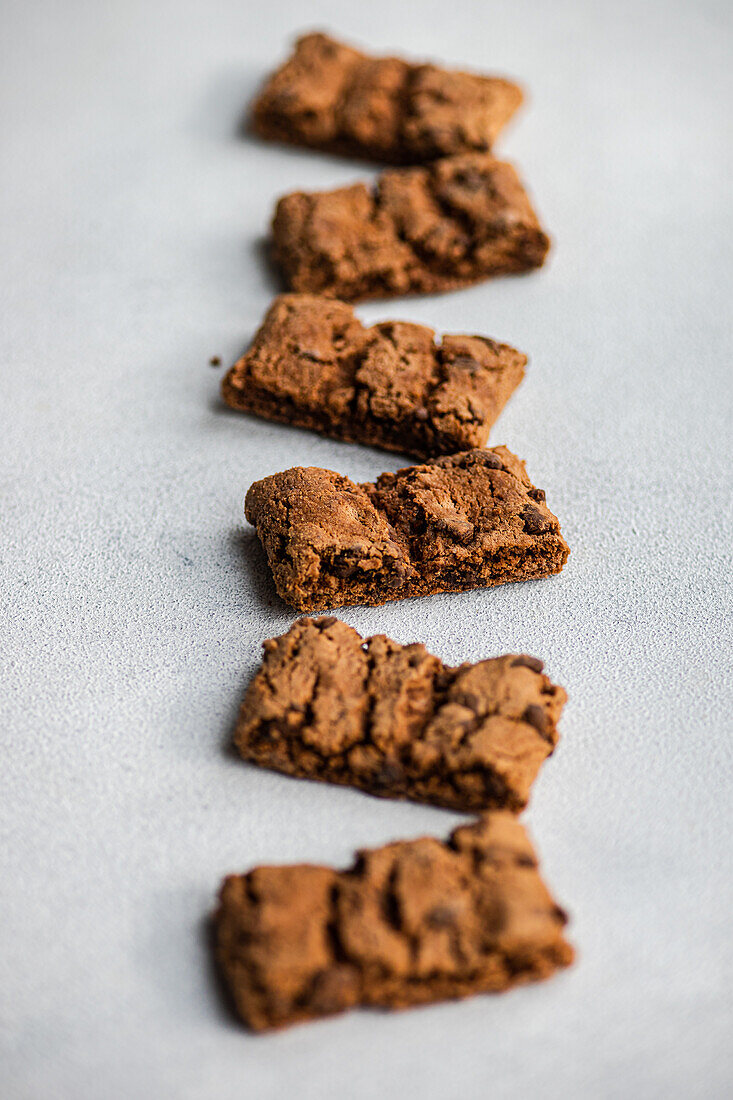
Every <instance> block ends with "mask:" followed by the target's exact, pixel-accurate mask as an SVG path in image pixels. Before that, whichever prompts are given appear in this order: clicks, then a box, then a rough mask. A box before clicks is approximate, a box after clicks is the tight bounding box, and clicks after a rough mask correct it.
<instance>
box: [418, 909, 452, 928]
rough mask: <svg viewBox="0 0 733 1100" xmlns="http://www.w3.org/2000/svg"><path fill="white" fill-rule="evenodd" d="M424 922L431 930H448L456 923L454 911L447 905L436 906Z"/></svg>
mask: <svg viewBox="0 0 733 1100" xmlns="http://www.w3.org/2000/svg"><path fill="white" fill-rule="evenodd" d="M425 922H426V924H429V925H430V926H431V927H432V928H449V927H450V926H451V925H452V924H455V923H456V911H455V909H451V907H450V906H449V905H436V906H435V908H434V909H431V910H430V912H429V913H428V915H427V917H426V918H425Z"/></svg>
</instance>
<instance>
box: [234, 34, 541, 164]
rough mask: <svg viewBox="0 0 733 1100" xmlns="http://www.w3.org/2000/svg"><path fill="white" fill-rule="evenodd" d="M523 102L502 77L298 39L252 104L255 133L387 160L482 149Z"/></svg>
mask: <svg viewBox="0 0 733 1100" xmlns="http://www.w3.org/2000/svg"><path fill="white" fill-rule="evenodd" d="M521 102H522V92H521V90H520V88H519V87H518V86H517V85H516V84H513V83H512V82H511V81H508V80H505V79H503V78H501V77H492V76H482V75H479V74H475V73H466V72H460V71H457V70H450V69H445V68H441V67H438V66H437V65H430V64H414V63H410V62H406V61H403V60H401V59H400V58H395V57H382V58H379V57H369V56H367V55H365V54H363V53H360V52H359V51H358V50H355V49H353V48H352V47H350V46H347V45H344V44H343V43H341V42H337V41H336V40H335V39H333V38H330V37H329V36H328V35H325V34H319V33H313V34H307V35H303V36H302V37H301V38H299V39H298V40H297V42H296V45H295V50H294V51H293V54H292V55H291V57H289V58H288V59H287V61H286V62H285V63H284V64H283V65H282V66H281V67H280V68H279V69H278V70H277V71H276V72H274V73H273V74H272V76H270V77H269V79H268V80H267V82H266V84H265V86H264V87H263V89H262V91H261V92H260V94H259V96H258V97H257V99H256V100H255V103H254V105H253V108H252V116H251V124H252V128H253V129H254V131H255V132H256V133H257V134H259V135H260V136H261V137H264V138H267V139H270V140H274V141H286V142H291V143H293V144H296V145H306V146H308V147H310V148H312V149H322V150H324V151H327V152H334V153H341V154H346V155H355V156H362V157H369V158H371V159H374V160H380V161H386V162H388V163H390V164H420V163H423V162H425V161H428V160H433V159H435V158H436V157H444V156H452V155H454V154H456V153H466V152H471V151H480V152H483V151H487V150H488V149H490V148H491V145H492V144H493V142H494V140H495V139H496V137H497V135H498V133H499V131H500V130H501V129H502V128H503V126H504V125H505V124H506V123H507V122H508V121H509V119H510V118H511V116H512V115H513V114H514V112H515V111H516V109H517V108H518V107H519V105H520V103H521Z"/></svg>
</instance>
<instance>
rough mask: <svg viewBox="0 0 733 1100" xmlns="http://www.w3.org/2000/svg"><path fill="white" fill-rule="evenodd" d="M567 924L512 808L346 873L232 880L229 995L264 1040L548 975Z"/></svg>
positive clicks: (222, 954) (220, 938) (225, 965)
mask: <svg viewBox="0 0 733 1100" xmlns="http://www.w3.org/2000/svg"><path fill="white" fill-rule="evenodd" d="M566 922H567V916H566V914H565V912H564V910H563V909H561V908H560V906H558V905H557V904H556V903H555V902H554V901H553V900H552V897H551V895H550V894H549V892H548V890H547V887H546V886H545V884H544V883H543V881H542V879H541V878H540V874H539V870H538V866H537V856H536V854H535V851H534V849H533V847H532V845H531V843H530V842H529V839H528V837H527V834H526V832H525V830H524V828H523V826H522V825H520V824H519V822H518V821H517V819H516V818H515V817H513V816H512V815H511V814H509V813H507V812H506V811H503V812H502V811H499V812H496V813H490V814H487V815H486V816H485V817H484V818H482V819H481V820H480V821H479V822H478V823H474V824H472V825H464V826H463V827H462V828H460V829H456V830H455V831H454V832H453V834H452V835H451V837H450V838H449V839H448V840H447V841H446V840H443V839H442V838H441V839H438V838H436V837H422V838H420V839H418V840H408V841H396V842H395V843H393V844H387V845H385V846H384V847H383V848H376V849H372V850H366V851H362V852H359V854H358V857H357V859H356V862H355V863H354V865H353V866H352V867H350V868H348V870H346V871H341V872H338V871H333V870H331V869H330V868H327V867H314V866H309V865H303V864H301V865H300V866H295V867H256V868H255V869H254V870H252V871H250V872H249V873H248V874H245V875H230V876H229V877H228V878H227V879H226V880H225V882H224V883H223V885H222V890H221V898H220V905H219V909H218V912H217V914H216V918H215V923H216V945H217V958H218V962H219V965H220V967H221V970H222V973H223V975H224V978H225V981H226V983H227V987H228V989H229V992H230V994H231V996H232V999H233V1001H234V1003H235V1005H236V1008H237V1011H238V1012H239V1013H240V1015H241V1016H242V1019H243V1020H244V1022H245V1023H246V1024H248V1025H249V1026H250V1027H251V1028H254V1029H255V1030H258V1031H259V1030H263V1029H266V1028H273V1027H281V1026H284V1025H286V1024H291V1023H298V1022H300V1021H303V1020H309V1019H314V1018H316V1017H318V1016H328V1015H332V1014H333V1013H336V1012H343V1011H344V1010H345V1009H347V1008H353V1007H354V1006H355V1005H374V1006H377V1007H381V1008H407V1007H409V1006H411V1005H419V1004H429V1003H430V1002H433V1001H442V1000H445V999H446V998H448V999H453V998H460V997H468V996H471V995H472V994H474V993H499V992H502V991H505V990H507V989H510V988H511V987H512V986H515V985H521V984H523V983H525V982H529V981H538V980H539V979H542V978H549V977H550V976H551V975H552V974H553V973H554V971H555V970H557V969H558V968H559V967H561V966H567V965H569V963H570V962H572V958H573V951H572V948H571V947H570V945H569V944H568V943H567V941H566V940H565V939H564V937H563V928H564V926H565V924H566Z"/></svg>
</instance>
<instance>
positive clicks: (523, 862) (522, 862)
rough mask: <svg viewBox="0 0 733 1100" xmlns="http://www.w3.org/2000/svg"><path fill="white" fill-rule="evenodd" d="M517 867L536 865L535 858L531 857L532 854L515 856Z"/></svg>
mask: <svg viewBox="0 0 733 1100" xmlns="http://www.w3.org/2000/svg"><path fill="white" fill-rule="evenodd" d="M516 862H517V867H536V866H537V860H536V859H532V856H517V860H516Z"/></svg>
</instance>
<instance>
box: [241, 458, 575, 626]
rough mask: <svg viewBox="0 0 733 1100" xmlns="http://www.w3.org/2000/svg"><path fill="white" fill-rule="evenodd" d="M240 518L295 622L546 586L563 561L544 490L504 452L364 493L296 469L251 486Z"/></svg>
mask: <svg viewBox="0 0 733 1100" xmlns="http://www.w3.org/2000/svg"><path fill="white" fill-rule="evenodd" d="M245 514H246V517H247V519H248V520H249V522H250V523H251V524H253V525H254V527H255V528H256V531H257V534H258V537H259V539H260V541H261V542H262V545H263V547H264V549H265V553H266V555H267V560H268V564H269V566H270V569H271V570H272V574H273V578H274V581H275V586H276V588H277V591H278V593H279V595H280V596H281V597H282V599H284V600H285V601H286V602H287V603H289V604H290V605H291V606H292V607H295V608H297V609H298V610H299V611H323V610H326V609H328V608H333V607H345V606H348V605H353V604H372V605H375V604H381V603H385V602H386V601H387V600H393V599H402V598H404V597H407V596H426V595H431V594H434V593H437V592H462V591H465V590H467V589H472V588H483V587H492V586H494V585H497V584H505V583H507V582H509V581H521V580H532V579H537V578H540V577H548V576H550V575H552V574H554V573H559V572H560V571H561V569H562V568H563V566H564V564H565V561H566V560H567V556H568V553H569V551H568V547H567V544H566V542H565V540H564V539H563V537H562V535H561V533H560V524H559V522H558V520H557V517H556V516H554V515H553V514H552V512H551V511H550V510H549V508H548V507H547V505H546V503H545V494H544V491H543V490H542V489H537V488H535V487H534V486H533V485H532V482H531V481H530V480H529V478H528V476H527V472H526V470H525V467H524V463H523V462H521V461H520V460H519V459H518V458H517V457H516V456H515V455H513V454H512V453H511V451H508V450H507V448H506V447H493V448H487V449H485V450H471V451H464V452H462V453H460V454H456V455H446V456H444V457H442V458H439V459H435V460H434V461H432V462H429V463H427V464H424V465H419V466H408V467H406V468H405V469H402V470H398V471H397V472H396V473H385V474H382V475H381V476H380V477H379V478H377V480H376V482H373V483H372V482H366V483H364V484H357V483H355V482H353V481H351V480H350V479H349V478H347V477H343V476H342V475H341V474H337V473H334V472H333V471H332V470H324V469H321V468H319V467H314V466H311V467H302V466H296V467H293V468H292V469H290V470H284V471H283V472H282V473H278V474H272V475H270V476H269V477H266V478H263V479H262V480H261V481H257V482H255V483H254V484H253V485H252V486H250V489H249V491H248V493H247V497H246V500H245Z"/></svg>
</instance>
